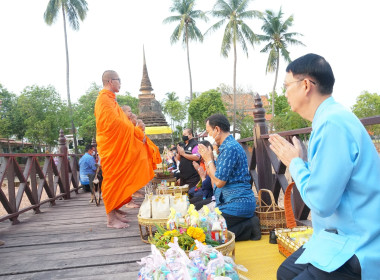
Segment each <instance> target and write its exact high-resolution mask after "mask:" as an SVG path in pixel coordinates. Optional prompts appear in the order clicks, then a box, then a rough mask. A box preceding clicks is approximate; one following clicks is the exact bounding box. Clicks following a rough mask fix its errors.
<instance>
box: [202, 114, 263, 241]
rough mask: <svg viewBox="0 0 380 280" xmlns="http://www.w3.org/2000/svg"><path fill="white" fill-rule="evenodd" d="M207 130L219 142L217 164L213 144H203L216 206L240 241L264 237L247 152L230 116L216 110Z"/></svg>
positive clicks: (209, 120) (203, 156)
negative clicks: (236, 136) (234, 133)
mask: <svg viewBox="0 0 380 280" xmlns="http://www.w3.org/2000/svg"><path fill="white" fill-rule="evenodd" d="M206 131H207V132H208V135H209V136H211V137H212V138H213V139H214V141H215V142H216V144H217V145H218V146H219V155H218V160H217V162H216V164H215V163H214V156H213V152H212V149H211V147H208V148H207V147H206V146H204V145H202V144H200V145H199V149H198V150H199V152H200V154H201V156H202V158H203V159H204V161H205V163H206V169H207V174H208V175H209V176H210V178H211V181H212V183H213V185H214V186H215V187H214V196H215V202H216V206H217V207H219V210H220V211H221V212H222V213H223V217H224V218H225V219H226V223H227V228H228V230H230V231H232V232H233V233H235V238H236V240H237V241H242V240H249V239H251V240H258V239H260V238H261V232H260V223H259V219H258V218H257V216H255V208H256V200H255V196H254V194H253V191H252V186H251V184H250V179H251V177H250V175H249V173H248V162H247V156H246V155H245V152H244V150H243V148H242V147H241V145H240V144H239V143H238V142H237V141H236V140H235V139H234V138H233V137H232V135H231V134H230V123H229V121H228V119H227V118H226V116H224V115H222V114H215V115H212V116H210V117H209V118H208V119H207V120H206Z"/></svg>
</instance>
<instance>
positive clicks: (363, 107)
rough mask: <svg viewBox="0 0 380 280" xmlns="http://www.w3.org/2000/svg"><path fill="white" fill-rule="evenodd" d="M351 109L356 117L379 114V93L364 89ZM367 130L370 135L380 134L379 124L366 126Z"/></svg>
mask: <svg viewBox="0 0 380 280" xmlns="http://www.w3.org/2000/svg"><path fill="white" fill-rule="evenodd" d="M351 109H352V112H353V113H354V114H355V115H356V116H357V117H358V118H365V117H372V116H377V115H380V95H378V94H377V93H369V92H368V91H364V92H363V93H362V94H360V95H359V96H358V97H357V98H356V104H355V105H354V106H352V108H351ZM367 130H368V131H369V133H370V134H372V135H373V134H375V135H380V125H371V126H368V127H367Z"/></svg>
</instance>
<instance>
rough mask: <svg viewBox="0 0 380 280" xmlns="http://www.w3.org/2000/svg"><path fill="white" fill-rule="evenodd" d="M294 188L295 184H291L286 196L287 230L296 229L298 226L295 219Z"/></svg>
mask: <svg viewBox="0 0 380 280" xmlns="http://www.w3.org/2000/svg"><path fill="white" fill-rule="evenodd" d="M293 186H294V182H292V183H290V184H289V186H288V187H287V188H286V190H285V195H284V208H285V219H286V227H287V228H294V227H296V226H297V223H296V219H295V218H294V213H293V206H292V198H291V195H292V189H293Z"/></svg>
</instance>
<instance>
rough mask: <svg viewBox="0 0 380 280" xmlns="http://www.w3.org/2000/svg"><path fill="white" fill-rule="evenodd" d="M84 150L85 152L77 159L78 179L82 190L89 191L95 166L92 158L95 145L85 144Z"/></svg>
mask: <svg viewBox="0 0 380 280" xmlns="http://www.w3.org/2000/svg"><path fill="white" fill-rule="evenodd" d="M86 151H87V152H86V153H85V154H84V155H83V157H81V159H80V160H79V180H80V183H81V184H82V185H83V188H84V190H85V191H87V192H90V191H91V189H90V185H92V181H93V180H94V176H95V171H96V168H97V167H96V162H95V159H94V155H95V147H94V146H93V145H87V146H86Z"/></svg>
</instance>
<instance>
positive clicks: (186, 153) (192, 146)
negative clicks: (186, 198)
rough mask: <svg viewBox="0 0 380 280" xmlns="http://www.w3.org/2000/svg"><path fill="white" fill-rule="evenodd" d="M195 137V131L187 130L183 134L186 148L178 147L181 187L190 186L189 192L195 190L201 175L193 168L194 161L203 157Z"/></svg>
mask: <svg viewBox="0 0 380 280" xmlns="http://www.w3.org/2000/svg"><path fill="white" fill-rule="evenodd" d="M193 137H194V136H193V131H192V130H191V129H190V128H186V129H185V130H184V131H183V134H182V140H183V141H184V142H185V147H181V146H180V145H177V151H178V154H179V156H180V164H179V171H180V174H179V175H180V185H181V186H183V185H185V184H188V185H189V190H191V189H192V188H195V187H196V185H197V184H198V182H199V180H200V177H199V174H198V172H197V171H196V170H195V168H194V166H193V161H199V160H200V158H201V156H200V155H199V153H198V142H197V140H195V139H194V138H193ZM190 198H191V197H190Z"/></svg>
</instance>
